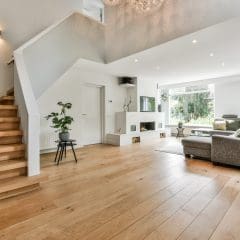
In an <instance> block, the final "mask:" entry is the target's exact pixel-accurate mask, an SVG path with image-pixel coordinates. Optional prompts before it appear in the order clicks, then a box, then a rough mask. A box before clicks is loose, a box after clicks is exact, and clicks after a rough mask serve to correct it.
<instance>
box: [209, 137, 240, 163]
mask: <svg viewBox="0 0 240 240" xmlns="http://www.w3.org/2000/svg"><path fill="white" fill-rule="evenodd" d="M211 161H212V162H213V163H215V164H216V163H222V164H228V165H233V166H240V138H237V137H234V136H218V135H216V136H213V137H212V148H211Z"/></svg>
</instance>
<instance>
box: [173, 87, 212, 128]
mask: <svg viewBox="0 0 240 240" xmlns="http://www.w3.org/2000/svg"><path fill="white" fill-rule="evenodd" d="M213 119H214V85H207V86H206V85H205V86H190V87H182V88H175V89H170V90H169V123H170V124H172V125H176V124H178V122H183V123H184V125H189V126H194V125H198V126H209V125H212V122H213Z"/></svg>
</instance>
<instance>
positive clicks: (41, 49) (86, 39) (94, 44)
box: [22, 13, 105, 98]
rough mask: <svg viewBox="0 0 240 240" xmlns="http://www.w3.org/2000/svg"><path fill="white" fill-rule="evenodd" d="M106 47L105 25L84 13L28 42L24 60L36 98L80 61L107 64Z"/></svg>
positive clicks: (72, 15)
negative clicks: (80, 59) (81, 59)
mask: <svg viewBox="0 0 240 240" xmlns="http://www.w3.org/2000/svg"><path fill="white" fill-rule="evenodd" d="M96 39H98V41H96ZM104 46H105V45H104V26H103V24H101V23H99V22H97V21H95V20H93V19H90V18H89V17H87V16H84V15H83V14H81V13H74V14H71V16H68V17H67V18H64V19H63V20H62V21H60V23H58V24H57V25H56V26H51V27H50V28H48V29H46V30H45V31H43V32H42V33H41V34H40V35H38V36H36V37H35V38H33V39H32V40H31V41H30V42H28V43H26V44H25V45H24V46H23V47H22V48H23V57H24V62H25V65H26V68H27V72H28V76H29V78H30V80H31V84H32V88H33V91H34V95H35V97H36V98H39V96H40V95H41V94H42V93H43V92H44V91H45V90H46V89H47V88H48V87H49V86H51V84H52V83H53V82H54V81H56V80H57V79H59V78H60V77H61V76H62V75H63V74H64V73H65V72H66V71H67V70H68V69H69V68H70V67H71V66H72V65H73V64H74V62H76V61H77V60H78V59H79V58H84V59H90V60H92V61H96V62H104Z"/></svg>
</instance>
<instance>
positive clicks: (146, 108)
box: [140, 96, 155, 112]
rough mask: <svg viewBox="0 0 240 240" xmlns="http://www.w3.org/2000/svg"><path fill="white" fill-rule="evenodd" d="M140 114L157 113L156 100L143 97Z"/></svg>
mask: <svg viewBox="0 0 240 240" xmlns="http://www.w3.org/2000/svg"><path fill="white" fill-rule="evenodd" d="M140 112H155V98H154V97H145V96H141V97H140Z"/></svg>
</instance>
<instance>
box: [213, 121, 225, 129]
mask: <svg viewBox="0 0 240 240" xmlns="http://www.w3.org/2000/svg"><path fill="white" fill-rule="evenodd" d="M213 130H221V131H226V121H225V120H215V121H214V123H213Z"/></svg>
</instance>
